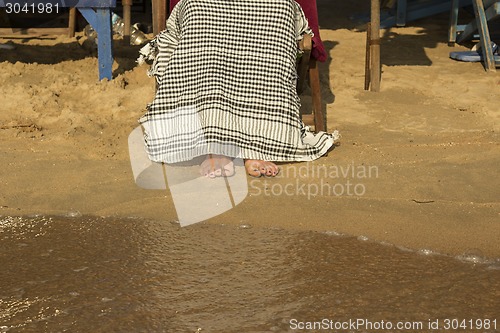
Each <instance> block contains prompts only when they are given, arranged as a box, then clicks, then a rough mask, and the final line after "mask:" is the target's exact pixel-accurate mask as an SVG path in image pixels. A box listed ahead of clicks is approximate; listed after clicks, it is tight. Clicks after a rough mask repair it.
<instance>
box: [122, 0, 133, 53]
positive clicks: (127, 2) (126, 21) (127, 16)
mask: <svg viewBox="0 0 500 333" xmlns="http://www.w3.org/2000/svg"><path fill="white" fill-rule="evenodd" d="M122 5H123V43H124V44H125V45H130V25H131V24H132V23H131V13H130V11H131V7H132V0H122Z"/></svg>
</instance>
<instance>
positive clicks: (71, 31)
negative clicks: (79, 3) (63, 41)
mask: <svg viewBox="0 0 500 333" xmlns="http://www.w3.org/2000/svg"><path fill="white" fill-rule="evenodd" d="M75 28H76V8H75V7H71V8H70V9H69V23H68V37H70V38H72V37H75Z"/></svg>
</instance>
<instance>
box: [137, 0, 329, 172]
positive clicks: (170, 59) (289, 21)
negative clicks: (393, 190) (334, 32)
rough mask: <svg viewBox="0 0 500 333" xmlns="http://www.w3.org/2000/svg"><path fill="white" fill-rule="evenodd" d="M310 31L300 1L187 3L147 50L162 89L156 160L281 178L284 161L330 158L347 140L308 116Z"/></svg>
mask: <svg viewBox="0 0 500 333" xmlns="http://www.w3.org/2000/svg"><path fill="white" fill-rule="evenodd" d="M304 34H311V35H312V31H311V30H310V29H309V28H308V25H307V20H306V18H305V17H304V14H303V12H302V9H301V8H300V6H299V5H298V4H297V3H296V2H295V1H294V0H273V1H269V0H252V1H249V0H230V1H229V0H181V1H180V2H179V3H178V4H177V5H176V6H175V7H174V9H173V11H172V13H171V15H170V17H169V18H168V21H167V25H166V29H165V30H164V31H162V32H161V33H159V34H158V35H157V36H156V37H155V38H154V40H152V41H151V42H150V43H149V44H147V45H146V46H144V47H143V48H142V49H141V51H140V57H139V59H138V62H139V63H143V62H144V61H146V60H153V64H152V66H151V69H150V70H149V72H148V74H149V75H150V76H154V77H155V78H156V81H157V91H156V95H155V98H154V100H153V102H152V103H150V104H149V105H148V106H147V111H146V113H145V114H144V115H143V116H142V117H141V118H140V119H139V122H140V123H141V125H142V127H143V132H144V139H145V145H146V151H147V153H148V157H149V158H150V159H151V160H152V161H155V162H163V163H177V162H184V161H190V160H193V159H195V158H197V157H200V156H205V159H204V161H203V162H202V163H201V166H200V172H201V174H202V175H205V176H207V177H210V178H213V177H220V176H231V175H233V174H234V170H235V169H234V165H233V159H235V158H241V159H244V161H245V168H246V171H247V173H248V174H249V175H251V176H254V177H259V176H268V177H273V176H276V175H277V174H278V172H279V168H278V166H277V165H276V164H275V163H276V162H290V161H311V160H315V159H317V158H319V157H321V156H322V155H324V154H325V153H326V152H327V151H328V150H329V149H330V148H331V147H332V145H333V144H334V141H335V140H336V139H338V133H336V132H334V133H332V134H329V133H325V132H319V133H317V134H314V133H312V132H311V131H310V130H309V128H308V127H307V126H305V125H304V124H303V123H302V121H301V119H300V114H299V108H300V100H299V97H298V95H297V92H296V80H297V73H296V59H297V51H298V48H297V41H298V40H300V39H301V38H302V36H303V35H304Z"/></svg>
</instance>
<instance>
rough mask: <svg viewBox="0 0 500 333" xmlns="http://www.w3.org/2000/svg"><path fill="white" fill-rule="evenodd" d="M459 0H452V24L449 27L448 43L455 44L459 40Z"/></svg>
mask: <svg viewBox="0 0 500 333" xmlns="http://www.w3.org/2000/svg"><path fill="white" fill-rule="evenodd" d="M458 7H459V4H458V0H452V2H451V13H450V26H449V28H448V45H449V46H454V45H455V42H456V41H457V23H458Z"/></svg>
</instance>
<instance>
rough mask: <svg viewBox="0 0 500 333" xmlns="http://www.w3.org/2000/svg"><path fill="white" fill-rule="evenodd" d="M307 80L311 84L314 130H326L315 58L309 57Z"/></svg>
mask: <svg viewBox="0 0 500 333" xmlns="http://www.w3.org/2000/svg"><path fill="white" fill-rule="evenodd" d="M309 82H310V85H311V95H312V104H313V109H314V130H315V131H316V132H319V131H326V122H325V114H324V113H323V106H322V103H321V87H320V84H319V68H318V63H317V61H316V59H314V58H311V60H310V67H309Z"/></svg>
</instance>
